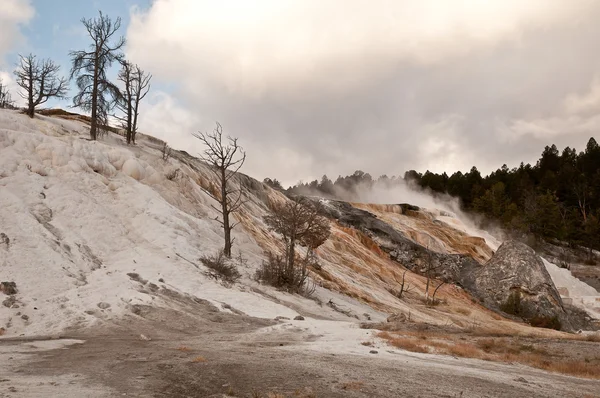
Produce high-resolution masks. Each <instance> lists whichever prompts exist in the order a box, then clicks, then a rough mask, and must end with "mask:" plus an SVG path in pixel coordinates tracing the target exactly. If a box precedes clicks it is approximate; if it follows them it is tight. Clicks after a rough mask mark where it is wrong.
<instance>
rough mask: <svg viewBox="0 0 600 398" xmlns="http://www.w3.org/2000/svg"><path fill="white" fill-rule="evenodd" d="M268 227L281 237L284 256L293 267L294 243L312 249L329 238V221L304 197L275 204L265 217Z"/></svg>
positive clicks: (294, 256)
mask: <svg viewBox="0 0 600 398" xmlns="http://www.w3.org/2000/svg"><path fill="white" fill-rule="evenodd" d="M265 223H266V224H267V225H268V226H269V228H270V229H271V230H273V231H275V232H277V233H279V234H281V236H282V237H283V241H284V243H285V256H286V261H287V263H288V265H289V266H290V267H291V268H293V267H294V261H295V258H296V250H295V248H296V245H297V244H299V245H301V246H306V247H307V248H308V249H309V250H314V249H316V248H317V247H319V246H321V245H322V244H323V243H325V241H326V240H327V239H328V238H329V235H330V233H331V231H330V227H329V222H328V221H327V219H326V218H325V217H322V216H320V215H319V208H318V206H317V205H315V204H314V203H313V202H311V201H310V200H308V199H306V198H302V197H299V198H294V199H291V200H289V201H287V202H286V203H284V204H279V205H276V206H275V208H274V209H273V213H272V214H270V215H268V216H266V217H265Z"/></svg>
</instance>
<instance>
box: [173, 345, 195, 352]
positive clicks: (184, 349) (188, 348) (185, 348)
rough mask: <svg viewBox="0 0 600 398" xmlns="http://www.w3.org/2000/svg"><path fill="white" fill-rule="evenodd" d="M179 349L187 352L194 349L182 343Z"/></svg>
mask: <svg viewBox="0 0 600 398" xmlns="http://www.w3.org/2000/svg"><path fill="white" fill-rule="evenodd" d="M177 350H179V351H182V352H187V351H191V350H192V349H191V348H190V347H186V346H184V345H181V346H179V347H177Z"/></svg>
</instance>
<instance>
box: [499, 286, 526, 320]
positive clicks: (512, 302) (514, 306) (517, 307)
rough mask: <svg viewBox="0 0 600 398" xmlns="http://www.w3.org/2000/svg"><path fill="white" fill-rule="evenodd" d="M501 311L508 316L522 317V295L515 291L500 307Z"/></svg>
mask: <svg viewBox="0 0 600 398" xmlns="http://www.w3.org/2000/svg"><path fill="white" fill-rule="evenodd" d="M500 309H501V310H502V311H504V312H506V313H507V314H511V315H521V314H522V312H523V309H522V307H521V293H519V292H518V291H513V292H512V293H511V294H510V296H508V298H507V299H506V301H505V302H504V303H503V304H502V305H500Z"/></svg>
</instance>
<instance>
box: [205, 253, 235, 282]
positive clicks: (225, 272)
mask: <svg viewBox="0 0 600 398" xmlns="http://www.w3.org/2000/svg"><path fill="white" fill-rule="evenodd" d="M200 261H201V262H202V264H204V266H205V267H207V268H209V269H210V270H211V271H212V272H211V276H213V277H215V279H219V278H220V279H222V280H224V281H226V282H229V283H235V282H236V281H237V280H238V279H240V278H241V276H242V275H241V274H240V273H239V271H238V270H237V268H236V267H235V265H232V264H230V262H229V261H230V260H229V259H228V258H227V257H226V256H225V254H224V253H223V250H219V251H218V252H217V253H216V254H213V255H205V256H202V257H200Z"/></svg>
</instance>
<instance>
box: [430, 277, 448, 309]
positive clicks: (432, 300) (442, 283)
mask: <svg viewBox="0 0 600 398" xmlns="http://www.w3.org/2000/svg"><path fill="white" fill-rule="evenodd" d="M445 284H446V282H444V281H442V282H440V284H439V285H438V286H437V287H436V288H435V290H434V291H433V295H432V296H431V303H432V304H433V305H435V304H436V301H435V294H436V293H437V291H438V290H439V288H440V287H442V285H445Z"/></svg>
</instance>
